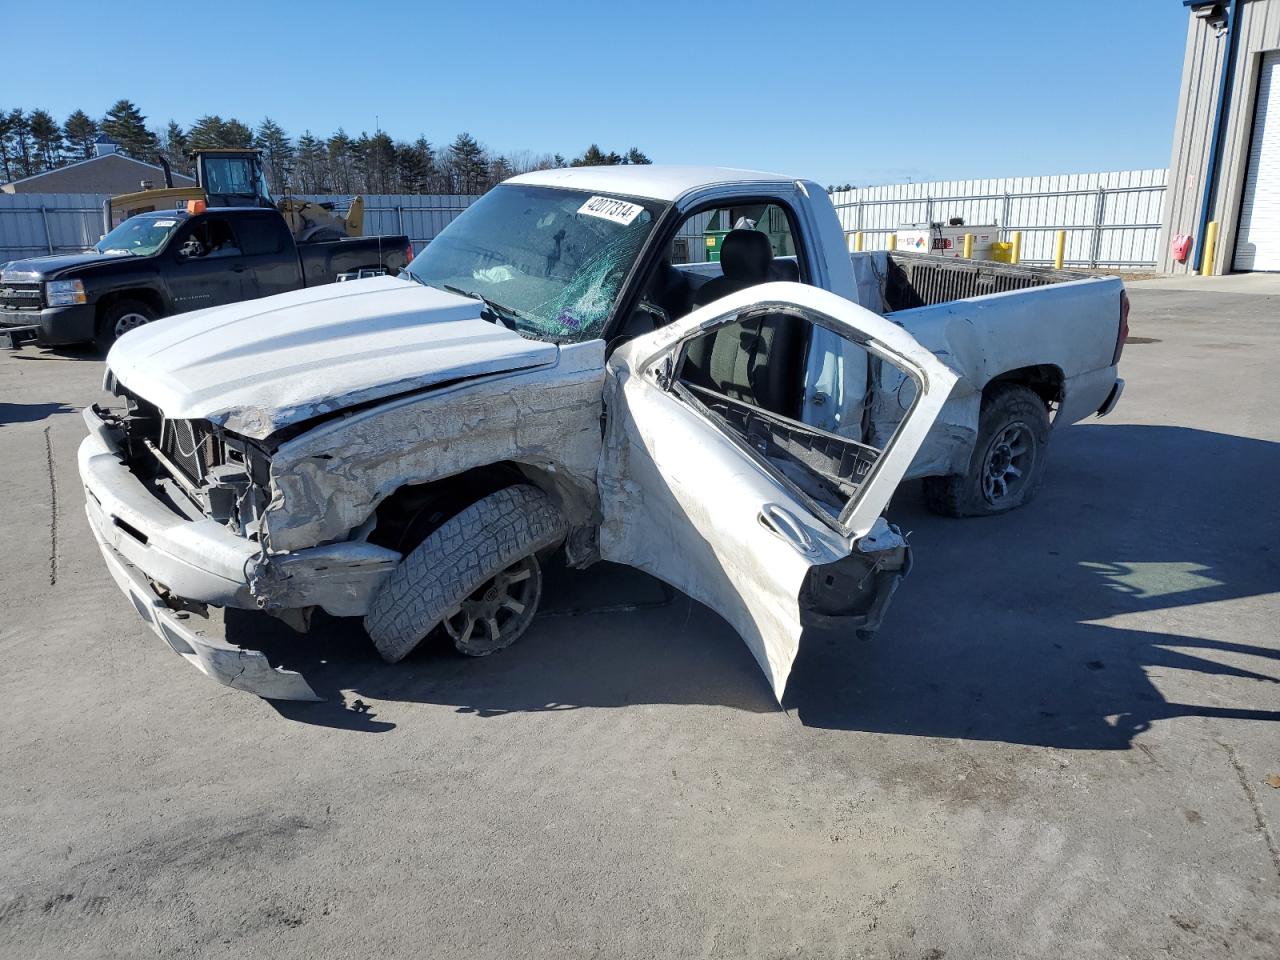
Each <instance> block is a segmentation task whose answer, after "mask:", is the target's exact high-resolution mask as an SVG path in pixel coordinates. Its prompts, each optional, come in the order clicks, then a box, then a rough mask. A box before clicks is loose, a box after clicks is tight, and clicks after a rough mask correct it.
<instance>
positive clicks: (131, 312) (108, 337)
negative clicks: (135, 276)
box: [93, 300, 156, 353]
mask: <svg viewBox="0 0 1280 960" xmlns="http://www.w3.org/2000/svg"><path fill="white" fill-rule="evenodd" d="M155 318H156V312H155V311H154V310H152V309H151V308H150V307H149V306H147V305H146V304H145V303H143V302H142V301H140V300H117V301H116V302H115V303H113V304H111V306H109V307H107V309H105V310H104V311H102V315H101V316H100V317H98V326H97V332H96V334H95V336H94V338H93V340H94V343H96V344H97V346H98V349H99V350H101V351H102V352H103V353H106V352H107V351H108V350H110V349H111V345H112V344H114V343H115V342H116V341H117V340H119V339H120V338H121V337H123V336H124V335H125V334H126V333H128V332H129V331H130V330H136V329H137V328H138V327H141V326H144V325H145V324H148V323H150V322H151V321H152V320H154V319H155Z"/></svg>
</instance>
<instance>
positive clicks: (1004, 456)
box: [924, 383, 1049, 517]
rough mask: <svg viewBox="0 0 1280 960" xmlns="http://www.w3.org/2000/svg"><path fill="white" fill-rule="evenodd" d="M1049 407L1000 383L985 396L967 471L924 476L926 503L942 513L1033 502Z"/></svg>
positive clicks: (986, 511) (976, 512)
mask: <svg viewBox="0 0 1280 960" xmlns="http://www.w3.org/2000/svg"><path fill="white" fill-rule="evenodd" d="M1048 445H1049V411H1048V409H1047V408H1046V407H1045V403H1044V400H1042V399H1041V398H1040V396H1039V395H1038V394H1036V393H1035V392H1033V391H1032V390H1030V389H1028V388H1027V387H1024V386H1022V385H1021V384H1016V383H1000V384H996V385H995V386H994V387H992V388H991V391H990V393H988V394H987V396H986V397H985V398H984V399H983V402H982V411H981V413H980V414H979V416H978V438H977V441H976V442H975V443H974V446H973V453H972V454H971V455H970V458H969V468H968V469H967V470H966V471H965V472H964V473H963V474H952V475H950V476H946V477H926V478H925V480H924V496H925V504H926V505H927V506H928V507H929V509H930V510H932V511H933V512H934V513H938V514H941V515H942V516H944V517H989V516H993V515H995V514H998V513H1006V512H1008V511H1009V510H1013V509H1015V508H1017V507H1021V506H1023V505H1024V504H1027V503H1030V502H1031V501H1032V500H1033V499H1034V498H1035V495H1036V492H1037V491H1038V490H1039V489H1040V484H1041V482H1042V481H1043V480H1044V471H1045V466H1046V454H1047V453H1048Z"/></svg>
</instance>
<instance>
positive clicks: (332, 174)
mask: <svg viewBox="0 0 1280 960" xmlns="http://www.w3.org/2000/svg"><path fill="white" fill-rule="evenodd" d="M325 147H326V148H327V150H328V154H329V163H328V168H329V183H330V184H332V186H333V189H334V190H336V191H337V192H338V193H352V192H353V191H354V189H355V179H356V178H355V173H356V171H355V158H354V157H353V156H352V149H351V148H352V142H351V138H350V137H349V136H347V133H346V131H345V130H343V129H342V128H341V127H339V128H338V132H337V133H335V134H333V136H331V137H330V138H329V140H328V142H327V143H326V144H325Z"/></svg>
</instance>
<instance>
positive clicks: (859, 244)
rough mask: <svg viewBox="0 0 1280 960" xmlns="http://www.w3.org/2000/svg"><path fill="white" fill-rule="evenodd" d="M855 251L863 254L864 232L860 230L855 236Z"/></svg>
mask: <svg viewBox="0 0 1280 960" xmlns="http://www.w3.org/2000/svg"><path fill="white" fill-rule="evenodd" d="M853 249H854V250H855V251H856V252H858V253H861V252H862V231H861V230H859V231H858V232H857V233H855V234H854V235H853Z"/></svg>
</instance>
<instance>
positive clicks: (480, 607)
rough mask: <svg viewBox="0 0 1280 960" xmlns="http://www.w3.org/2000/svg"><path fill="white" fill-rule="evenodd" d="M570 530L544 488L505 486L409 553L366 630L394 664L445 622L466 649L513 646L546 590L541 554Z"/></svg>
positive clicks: (482, 651) (475, 652)
mask: <svg viewBox="0 0 1280 960" xmlns="http://www.w3.org/2000/svg"><path fill="white" fill-rule="evenodd" d="M565 532H566V524H565V520H564V517H563V516H562V515H561V513H560V511H559V510H558V509H556V506H555V504H554V503H552V502H551V499H550V498H549V497H548V496H547V495H546V494H545V493H543V492H542V491H541V490H539V489H537V488H536V487H531V486H527V485H523V484H521V485H517V486H511V487H504V488H503V489H501V490H498V491H497V492H495V493H492V494H490V495H489V496H487V497H485V498H484V499H482V500H479V501H477V502H476V503H473V504H472V505H471V506H469V507H467V508H466V509H464V510H462V511H461V512H460V513H458V514H456V515H455V516H453V517H450V518H449V519H448V520H446V521H445V522H444V523H443V524H441V525H440V526H439V527H438V528H437V529H435V530H434V531H432V532H431V533H430V534H428V536H427V537H426V539H425V540H423V541H422V543H420V544H418V546H417V547H415V548H414V549H413V550H411V551H410V552H409V553H408V554H406V555H405V557H404V559H402V560H401V561H400V564H399V566H397V567H396V569H395V571H394V572H393V573H392V574H391V576H390V578H389V579H388V580H387V582H386V583H385V584H383V586H382V589H381V590H379V591H378V594H377V596H376V597H374V600H373V604H372V606H371V607H370V608H369V612H368V613H367V614H366V615H365V618H364V626H365V630H366V631H368V633H369V637H370V639H372V640H373V644H374V646H375V647H377V648H378V652H379V653H380V654H382V658H383V659H384V660H386V661H387V662H388V663H396V662H398V661H400V660H403V659H404V658H405V657H406V656H408V655H409V653H410V652H412V651H413V649H414V648H415V647H417V646H418V644H420V643H421V642H422V641H423V640H425V639H426V637H427V635H428V634H429V633H430V632H431V631H432V630H434V629H435V628H436V627H437V626H438V625H440V624H441V623H442V622H443V623H445V630H446V632H447V633H448V634H449V636H450V637H451V638H452V639H453V642H454V646H455V647H457V648H458V650H460V651H461V652H462V653H466V654H469V655H471V656H486V655H488V654H490V653H493V652H495V651H497V650H501V649H503V648H504V647H509V646H510V645H511V644H513V643H515V642H516V640H518V639H519V638H520V636H521V635H522V634H523V633H524V632H525V631H526V630H527V629H528V628H529V624H530V623H532V621H533V617H534V615H535V614H536V612H537V607H538V602H539V600H540V599H541V596H542V569H541V567H540V565H539V564H538V559H537V554H538V552H539V551H541V550H545V549H547V548H548V547H552V546H555V545H556V544H559V543H560V542H561V541H562V540H563V539H564V536H565ZM468 622H469V623H470V624H471V627H470V629H468V627H467V624H468Z"/></svg>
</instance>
